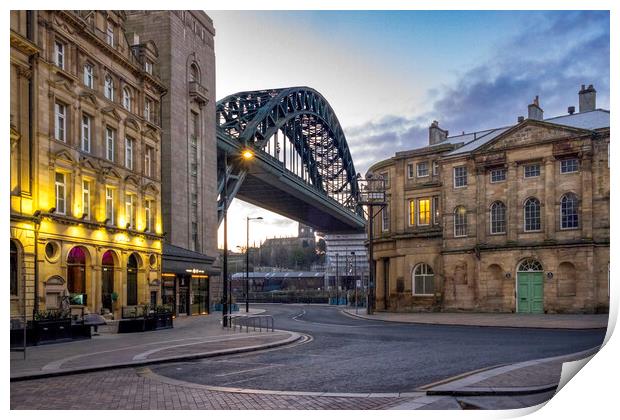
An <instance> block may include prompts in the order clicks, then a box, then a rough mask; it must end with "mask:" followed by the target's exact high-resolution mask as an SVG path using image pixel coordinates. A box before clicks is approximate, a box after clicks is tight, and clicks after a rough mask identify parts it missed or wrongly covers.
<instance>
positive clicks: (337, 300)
mask: <svg viewBox="0 0 620 420" xmlns="http://www.w3.org/2000/svg"><path fill="white" fill-rule="evenodd" d="M335 283H336V306H338V305H339V304H340V290H339V289H340V282H339V281H338V253H337V252H336V281H335Z"/></svg>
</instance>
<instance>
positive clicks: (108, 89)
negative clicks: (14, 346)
mask: <svg viewBox="0 0 620 420" xmlns="http://www.w3.org/2000/svg"><path fill="white" fill-rule="evenodd" d="M103 94H104V95H105V97H106V98H108V99H109V100H111V101H113V100H114V82H113V81H112V77H110V76H106V77H105V81H104V87H103Z"/></svg>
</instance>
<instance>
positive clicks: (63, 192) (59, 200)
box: [55, 172, 67, 214]
mask: <svg viewBox="0 0 620 420" xmlns="http://www.w3.org/2000/svg"><path fill="white" fill-rule="evenodd" d="M65 178H66V177H65V174H63V173H62V172H56V183H55V184H56V213H58V214H65V213H66V211H67V208H66V202H67V189H66V182H65V181H66V180H65Z"/></svg>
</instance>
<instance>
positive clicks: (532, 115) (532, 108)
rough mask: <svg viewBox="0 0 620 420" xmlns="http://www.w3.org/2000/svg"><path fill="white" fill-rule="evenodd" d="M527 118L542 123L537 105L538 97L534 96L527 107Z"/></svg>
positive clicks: (540, 110) (540, 112) (541, 116)
mask: <svg viewBox="0 0 620 420" xmlns="http://www.w3.org/2000/svg"><path fill="white" fill-rule="evenodd" d="M527 118H528V119H530V120H536V121H542V119H543V110H542V108H541V107H540V105H539V104H538V95H536V97H535V98H534V101H533V102H532V103H531V104H529V105H528V106H527Z"/></svg>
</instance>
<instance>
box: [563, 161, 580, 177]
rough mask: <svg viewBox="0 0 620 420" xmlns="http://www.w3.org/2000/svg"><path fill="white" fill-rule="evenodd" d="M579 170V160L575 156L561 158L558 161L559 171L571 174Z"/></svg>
mask: <svg viewBox="0 0 620 420" xmlns="http://www.w3.org/2000/svg"><path fill="white" fill-rule="evenodd" d="M578 170H579V160H578V159H576V158H571V159H563V160H562V161H561V162H560V173H561V174H571V173H573V172H577V171H578Z"/></svg>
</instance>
